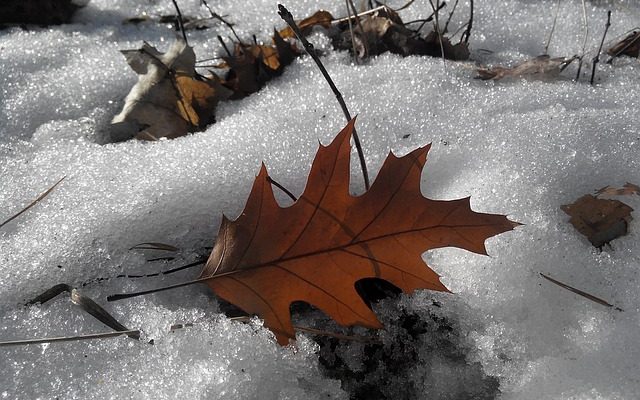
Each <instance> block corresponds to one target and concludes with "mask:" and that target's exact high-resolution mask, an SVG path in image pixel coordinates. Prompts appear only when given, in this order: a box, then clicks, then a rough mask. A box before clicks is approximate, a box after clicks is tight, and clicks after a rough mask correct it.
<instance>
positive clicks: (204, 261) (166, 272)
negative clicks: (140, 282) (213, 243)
mask: <svg viewBox="0 0 640 400" xmlns="http://www.w3.org/2000/svg"><path fill="white" fill-rule="evenodd" d="M206 262H207V259H206V258H204V259H201V260H198V261H194V262H192V263H189V264H187V265H182V266H180V267H176V268H172V269H168V270H166V271H160V272H154V273H152V274H145V275H131V274H121V275H117V276H116V278H131V279H137V278H152V277H155V276H161V275H170V274H173V273H176V272H178V271H182V270H185V269H188V268H192V267H196V266H198V265H202V264H204V263H206Z"/></svg>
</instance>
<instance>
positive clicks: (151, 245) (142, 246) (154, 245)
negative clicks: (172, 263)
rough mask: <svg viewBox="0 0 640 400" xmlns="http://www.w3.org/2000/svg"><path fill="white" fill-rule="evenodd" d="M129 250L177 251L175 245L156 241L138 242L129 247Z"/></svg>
mask: <svg viewBox="0 0 640 400" xmlns="http://www.w3.org/2000/svg"><path fill="white" fill-rule="evenodd" d="M129 250H162V251H178V250H180V249H178V248H177V247H175V246H172V245H170V244H166V243H158V242H145V243H138V244H136V245H135V246H133V247H131V248H130V249H129Z"/></svg>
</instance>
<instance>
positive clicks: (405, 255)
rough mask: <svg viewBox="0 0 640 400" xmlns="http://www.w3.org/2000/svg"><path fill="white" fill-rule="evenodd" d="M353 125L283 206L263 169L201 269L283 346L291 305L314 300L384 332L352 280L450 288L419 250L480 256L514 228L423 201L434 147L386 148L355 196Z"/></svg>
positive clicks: (408, 288)
mask: <svg viewBox="0 0 640 400" xmlns="http://www.w3.org/2000/svg"><path fill="white" fill-rule="evenodd" d="M353 129H354V121H353V120H351V121H350V122H349V124H348V125H347V126H346V127H345V128H344V129H343V130H342V131H341V132H340V133H339V134H338V136H337V137H336V138H335V139H334V140H333V142H332V143H331V144H330V145H328V146H321V147H320V149H319V150H318V152H317V154H316V157H315V160H314V162H313V164H312V167H311V171H310V172H309V178H308V182H307V185H306V188H305V190H304V193H302V195H301V196H300V198H299V199H298V200H297V201H296V202H295V203H294V204H293V205H291V206H289V207H284V208H283V207H281V206H280V205H279V204H278V203H277V202H276V199H275V197H274V193H273V189H272V186H271V183H270V182H269V180H268V174H267V170H266V168H265V167H264V165H263V167H262V169H261V170H260V174H259V175H258V176H257V178H256V180H255V182H254V184H253V188H252V190H251V193H250V194H249V199H248V200H247V204H246V206H245V208H244V210H243V211H242V213H241V214H240V216H239V217H238V218H237V219H236V220H234V221H230V220H229V219H227V218H223V221H222V224H221V226H220V231H219V233H218V239H217V241H216V243H215V247H214V248H213V251H212V252H211V256H210V257H209V260H208V261H207V264H206V266H205V267H204V269H203V271H202V273H201V274H200V277H201V278H210V279H208V280H207V284H208V285H209V287H210V288H211V289H212V290H213V291H214V292H215V293H216V294H217V295H218V296H220V297H221V298H223V299H225V300H227V301H229V302H230V303H232V304H234V305H236V306H237V307H240V308H241V309H242V310H244V311H245V312H246V313H248V314H255V315H258V316H259V317H261V318H262V319H264V323H265V326H266V327H268V328H269V329H271V330H272V331H273V332H274V333H275V335H276V337H277V339H278V342H279V343H280V344H283V345H284V344H287V343H288V342H289V339H292V338H294V337H295V331H294V327H293V325H292V323H291V314H290V305H291V303H292V302H294V301H304V302H306V303H309V304H311V305H313V306H316V307H318V308H319V309H321V310H322V311H324V312H325V313H326V314H327V315H329V316H330V317H331V318H333V319H334V320H335V321H336V322H337V323H339V324H341V325H345V326H351V325H361V326H365V327H369V328H381V327H382V325H381V323H380V321H379V320H378V318H377V317H376V316H375V314H374V313H373V311H372V310H371V309H370V308H369V307H368V306H367V304H366V303H365V302H364V301H363V300H362V298H361V297H360V296H359V295H358V292H357V291H356V289H355V284H356V282H358V281H360V280H362V279H365V278H378V279H383V280H385V281H388V282H390V283H392V284H393V285H395V286H397V287H398V288H400V289H401V290H403V291H404V292H407V293H410V292H412V291H414V290H417V289H431V290H439V291H447V288H446V287H445V286H444V285H443V284H442V283H441V282H440V279H439V277H438V275H437V274H436V273H435V272H434V271H432V270H431V269H430V268H429V267H428V266H426V265H425V263H424V261H423V259H422V257H421V255H422V253H424V252H425V251H427V250H430V249H435V248H440V247H448V246H455V247H459V248H463V249H466V250H469V251H473V252H475V253H479V254H486V249H485V246H484V242H485V240H486V239H487V238H489V237H492V236H495V235H497V234H500V233H503V232H506V231H509V230H512V229H513V228H514V227H515V226H517V225H519V224H517V223H514V222H512V221H509V220H508V219H507V218H506V217H505V216H502V215H496V214H482V213H476V212H474V211H472V210H471V207H470V202H469V198H464V199H459V200H451V201H441V200H430V199H427V198H425V197H423V196H422V193H421V191H420V182H421V180H422V179H421V178H422V170H423V167H424V164H425V162H426V158H427V152H428V151H429V147H430V146H425V147H421V148H418V149H416V150H414V151H412V152H411V153H409V154H407V155H405V156H403V157H396V156H395V155H393V154H389V156H388V157H387V159H386V160H385V162H384V164H383V166H382V168H381V169H380V172H379V173H378V177H377V178H376V180H375V182H374V183H373V185H372V186H371V188H370V189H369V190H368V191H367V192H365V193H364V194H362V195H360V196H352V195H351V194H350V193H349V181H350V175H351V174H350V172H349V171H350V157H351V145H350V139H351V134H352V132H353Z"/></svg>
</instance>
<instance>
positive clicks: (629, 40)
mask: <svg viewBox="0 0 640 400" xmlns="http://www.w3.org/2000/svg"><path fill="white" fill-rule="evenodd" d="M607 54H609V55H610V56H611V57H613V58H615V57H620V56H622V55H624V56H629V57H635V58H638V54H640V31H633V32H631V33H630V34H629V35H627V37H625V38H624V39H622V40H621V41H619V42H618V43H616V44H614V45H613V46H611V47H610V48H609V50H607Z"/></svg>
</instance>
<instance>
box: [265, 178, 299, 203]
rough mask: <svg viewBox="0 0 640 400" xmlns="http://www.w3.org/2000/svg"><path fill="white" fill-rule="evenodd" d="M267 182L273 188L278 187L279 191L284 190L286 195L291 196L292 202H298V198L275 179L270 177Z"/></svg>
mask: <svg viewBox="0 0 640 400" xmlns="http://www.w3.org/2000/svg"><path fill="white" fill-rule="evenodd" d="M267 181H268V182H269V183H270V184H272V185H273V186H275V187H277V188H278V189H280V190H282V191H283V192H284V194H286V195H287V196H289V198H290V199H291V200H293V201H294V202H296V201H298V198H297V197H296V196H295V195H294V194H293V193H291V192H290V191H289V190H288V189H287V188H286V187H284V186H282V185H281V184H279V183H278V182H277V181H276V180H275V179H273V178H272V177H270V176H267Z"/></svg>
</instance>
